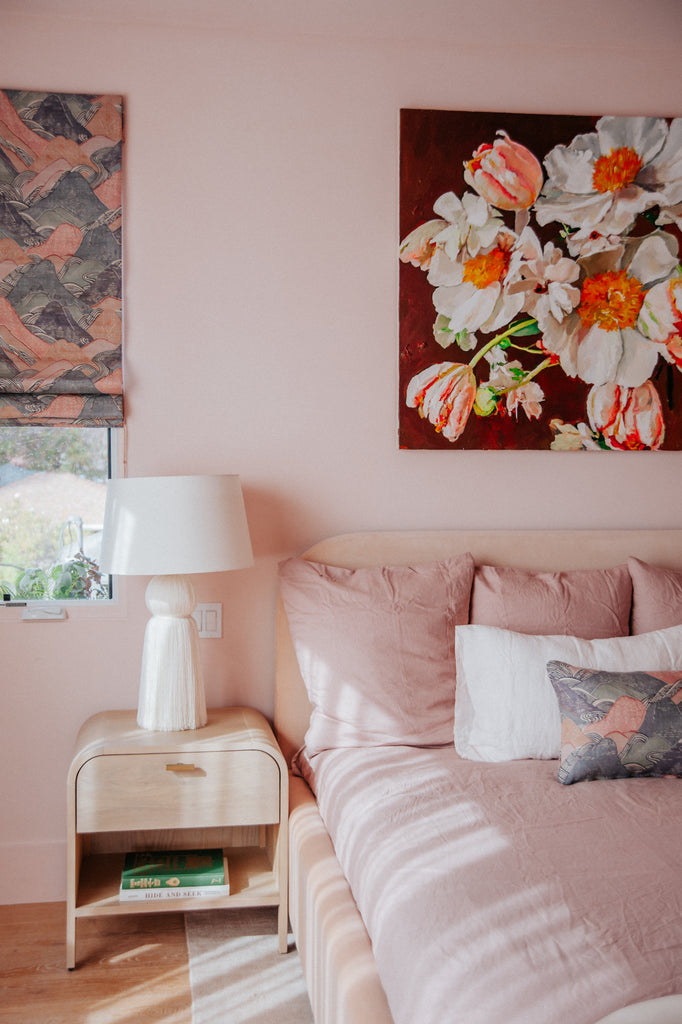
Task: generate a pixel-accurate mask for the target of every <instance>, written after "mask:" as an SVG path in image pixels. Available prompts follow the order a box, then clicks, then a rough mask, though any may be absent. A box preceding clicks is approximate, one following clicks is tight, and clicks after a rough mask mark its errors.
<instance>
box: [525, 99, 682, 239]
mask: <svg viewBox="0 0 682 1024" xmlns="http://www.w3.org/2000/svg"><path fill="white" fill-rule="evenodd" d="M596 129H597V130H596V131H595V132H590V133H588V134H586V135H577V136H576V137H575V138H574V139H573V141H572V142H571V143H570V145H568V146H555V147H554V149H552V150H551V151H550V152H549V153H548V154H547V156H546V157H545V168H546V170H547V174H548V180H547V181H546V183H545V186H544V188H543V190H542V195H540V197H539V198H538V200H537V202H536V204H535V211H536V217H537V221H538V223H539V224H548V223H549V222H550V221H559V222H560V223H562V224H569V225H570V226H571V227H574V228H578V229H579V231H578V237H579V238H587V237H588V236H589V235H590V234H591V233H593V232H596V233H598V234H600V235H613V234H620V233H622V232H624V231H627V230H628V229H629V228H630V227H631V226H632V224H633V223H634V221H635V220H636V218H637V217H638V216H639V214H640V213H643V212H644V211H645V210H648V209H650V208H651V207H653V206H659V207H661V208H664V207H669V206H673V205H675V204H676V203H678V202H679V201H680V200H681V199H682V152H681V144H682V119H676V120H675V121H673V122H672V124H671V126H670V128H668V124H667V122H666V121H665V119H664V118H655V117H602V118H600V120H599V121H598V122H597V126H596Z"/></svg>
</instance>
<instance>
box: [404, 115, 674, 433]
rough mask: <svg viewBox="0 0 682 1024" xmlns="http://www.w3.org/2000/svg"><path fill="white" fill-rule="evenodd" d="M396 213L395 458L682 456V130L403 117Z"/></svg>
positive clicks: (670, 125) (589, 121)
mask: <svg viewBox="0 0 682 1024" xmlns="http://www.w3.org/2000/svg"><path fill="white" fill-rule="evenodd" d="M400 217H401V223H400V248H399V259H400V388H401V394H400V444H401V446H402V447H404V448H452V447H460V448H546V449H551V450H554V451H577V450H583V451H584V450H593V451H598V450H600V451H609V450H643V449H648V450H655V449H660V448H663V449H665V448H669V449H680V448H682V266H681V265H680V244H681V243H682V233H681V231H682V118H675V119H668V118H662V117H661V118H657V117H593V118H591V117H566V116H560V117H549V116H546V115H531V114H514V115H512V114H492V113H487V114H486V113H458V112H447V111H424V110H403V111H402V112H401V165H400ZM444 355H446V357H447V359H448V361H443V356H444Z"/></svg>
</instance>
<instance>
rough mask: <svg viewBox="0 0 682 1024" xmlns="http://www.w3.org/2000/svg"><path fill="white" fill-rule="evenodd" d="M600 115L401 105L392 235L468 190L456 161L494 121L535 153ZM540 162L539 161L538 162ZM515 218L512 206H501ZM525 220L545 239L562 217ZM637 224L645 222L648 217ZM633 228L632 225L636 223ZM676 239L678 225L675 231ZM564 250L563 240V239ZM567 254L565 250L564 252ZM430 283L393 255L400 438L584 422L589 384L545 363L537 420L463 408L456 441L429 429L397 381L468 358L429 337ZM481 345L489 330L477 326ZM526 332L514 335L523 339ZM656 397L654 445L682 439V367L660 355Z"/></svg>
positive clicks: (529, 442) (476, 444)
mask: <svg viewBox="0 0 682 1024" xmlns="http://www.w3.org/2000/svg"><path fill="white" fill-rule="evenodd" d="M598 119H599V118H598V116H595V117H582V116H567V115H557V116H554V115H545V114H500V113H491V112H462V111H442V110H402V111H401V112H400V239H401V240H402V239H403V238H405V237H406V235H408V234H409V233H410V231H412V230H414V228H416V227H418V225H419V224H422V223H423V222H424V221H427V220H432V219H433V218H435V216H436V215H435V214H434V212H433V204H434V202H435V201H436V199H438V197H439V196H441V195H442V194H443V193H444V192H450V191H452V192H454V193H455V194H456V195H457V196H459V197H460V198H461V197H462V195H463V194H464V192H465V191H470V192H471V191H473V190H472V189H471V188H470V187H469V186H468V185H467V184H466V183H465V181H464V162H465V161H468V160H470V159H471V156H472V154H473V153H474V151H475V150H476V149H477V148H478V146H479V145H481V143H484V142H487V143H492V142H494V140H495V137H496V133H497V131H498V130H504V131H506V132H507V133H508V134H509V135H510V136H511V138H512V139H514V140H515V141H516V142H520V143H522V144H523V145H524V146H527V147H528V149H530V150H531V151H532V152H533V153H534V154H535V155H536V156H537V158H538V160H539V161H540V163H541V164H542V163H543V160H544V157H545V156H546V155H547V153H549V151H550V150H551V149H552V148H553V147H554V146H556V145H559V144H564V145H568V144H569V143H570V142H571V140H572V139H573V138H574V137H575V136H576V135H578V134H580V133H584V132H591V131H594V127H595V125H596V122H597V121H598ZM543 166H544V165H543ZM503 216H504V218H505V222H506V223H507V224H508V225H509V227H513V223H514V214H513V213H509V214H503ZM531 227H532V228H533V229H534V230H535V231H536V233H537V234H538V236H539V237H540V239H541V240H542V241H543V243H544V242H545V241H548V240H554V241H555V242H556V243H557V244H559V242H560V239H559V236H558V229H559V227H560V225H558V224H549V225H547V226H546V227H544V228H540V227H539V226H538V225H537V223H536V221H535V218H534V216H533V215H532V213H531ZM642 230H647V231H650V230H651V225H650V224H647V225H645V226H643V228H642ZM634 233H638V232H637V230H635V232H634ZM678 239H679V235H678ZM564 251H565V247H564ZM566 255H568V253H567V252H566ZM432 295H433V287H432V286H431V285H430V284H429V283H428V281H427V277H426V273H425V272H424V271H423V270H421V269H419V268H417V267H413V266H412V265H411V264H404V263H400V279H399V345H400V369H399V380H400V395H399V439H400V447H401V448H410V449H414V448H428V449H444V450H452V449H460V448H464V449H497V448H518V449H529V448H533V449H548V448H549V446H550V444H551V442H552V440H553V434H552V431H551V430H550V426H549V423H550V420H552V419H555V418H558V419H561V420H564V421H565V422H567V423H576V422H578V421H583V422H587V413H586V408H585V401H586V398H587V394H588V392H589V385H587V384H585V383H584V382H582V381H580V380H577V379H576V380H573V379H571V378H569V377H567V376H566V374H565V373H564V372H563V370H562V369H561V368H560V367H552V368H550V369H548V370H545V371H544V372H543V373H541V374H540V376H539V377H538V378H537V379H538V383H539V384H540V385H541V387H542V389H543V391H544V392H545V400H544V403H543V411H542V413H541V415H540V418H539V419H538V420H532V421H529V420H528V418H527V416H526V414H525V413H524V412H523V411H519V413H518V416H508V415H499V414H498V415H495V416H490V417H486V418H484V417H479V416H476V415H475V414H473V413H472V414H471V416H470V418H469V421H468V423H467V425H466V427H465V429H464V432H463V433H462V435H461V436H460V437H459V439H458V440H457V441H456V442H454V443H453V442H451V441H447V440H446V439H445V438H444V437H443V436H442V435H441V434H437V433H436V431H435V429H434V427H433V425H432V424H431V423H429V421H428V420H424V419H422V418H421V417H420V416H419V413H418V412H417V410H416V409H409V408H408V407H407V406H406V405H405V391H406V388H407V385H408V383H409V381H410V380H411V379H412V377H413V376H414V375H415V374H416V373H419V371H420V370H422V369H424V368H425V367H427V366H431V365H432V364H433V363H440V362H455V363H457V362H461V363H466V362H469V360H470V359H471V358H472V356H473V355H474V352H473V351H470V352H463V351H462V350H461V349H460V348H459V346H457V345H452V346H450V347H449V348H446V349H443V348H441V346H440V345H439V344H438V343H437V342H436V341H435V339H434V337H433V333H432V332H433V324H434V320H435V318H436V311H435V309H434V306H433V300H432ZM477 337H478V338H479V346H478V347H480V346H481V345H482V344H483V343H484V342H485V341H488V340H490V339H491V338H492V335H484V334H482V333H481V332H479V333H478V335H477ZM532 340H533V339H532V338H529V339H526V341H525V342H524V341H522V342H521V344H530V343H531V342H532ZM508 358H509V359H510V360H512V359H520V360H521V362H522V363H523V365H524V367H525V368H526V369H528V370H530V369H532V368H533V366H535V365H537V363H538V361H539V359H540V357H539V356H535V357H532V356H527V355H525V354H523V353H517V352H516V351H515V350H513V349H511V350H509V352H508ZM475 372H476V376H477V379H478V381H479V383H480V382H482V381H484V380H486V379H487V377H488V364H487V362H485V360H481V362H480V363H479V364H477V366H476V368H475ZM653 380H654V383H655V385H656V387H657V388H658V391H659V394H660V396H661V401H662V403H663V410H664V416H665V424H666V438H665V442H664V444H663V445H662V448H668V449H679V448H682V372H680V370H679V369H676V368H674V367H669V366H668V365H667V364H664V363H663V361H662V360H659V363H658V365H657V368H656V372H655V374H654V377H653Z"/></svg>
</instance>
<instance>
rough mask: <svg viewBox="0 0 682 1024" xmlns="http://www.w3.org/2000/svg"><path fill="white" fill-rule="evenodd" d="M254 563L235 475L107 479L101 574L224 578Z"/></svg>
mask: <svg viewBox="0 0 682 1024" xmlns="http://www.w3.org/2000/svg"><path fill="white" fill-rule="evenodd" d="M250 565H253V552H252V550H251V540H250V537H249V529H248V525H247V522H246V513H245V510H244V499H243V497H242V489H241V484H240V481H239V477H238V476H236V475H225V476H154V477H128V478H126V479H122V480H110V481H109V484H108V485H107V499H106V506H105V511H104V529H103V534H102V553H101V558H100V568H101V570H102V571H103V572H106V573H112V574H115V575H123V576H157V575H168V574H183V573H199V572H223V571H225V570H228V569H245V568H248V566H250Z"/></svg>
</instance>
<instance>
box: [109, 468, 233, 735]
mask: <svg viewBox="0 0 682 1024" xmlns="http://www.w3.org/2000/svg"><path fill="white" fill-rule="evenodd" d="M250 565H253V553H252V551H251V540H250V538H249V530H248V526H247V522H246V513H245V511H244V500H243V497H242V490H241V484H240V482H239V477H238V476H234V475H229V476H158V477H128V478H127V479H123V480H110V481H109V484H108V487H107V500H106V508H105V512H104V531H103V536H102V554H101V560H100V568H101V569H102V571H103V572H106V573H110V574H114V575H123V576H152V577H153V579H152V580H151V581H150V583H149V585H148V587H147V591H146V594H145V601H146V604H147V608H148V609H149V611H150V612H151V615H152V617H151V619H150V620H149V622H148V623H147V628H146V631H145V638H144V650H143V654H142V670H141V674H140V696H139V706H138V715H137V721H138V725H140V726H141V727H142V728H143V729H151V730H158V731H165V732H168V731H172V730H179V729H196V728H199V727H200V726H202V725H205V724H206V697H205V695H204V682H203V675H202V671H201V657H200V654H199V630H198V627H197V624H196V621H195V620H194V618H193V617H192V612H193V611H194V608H195V606H196V597H195V593H194V587H193V586H192V581H191V580H190V579H189V578H188V576H187V574H188V573H200V572H223V571H225V570H228V569H245V568H247V567H248V566H250Z"/></svg>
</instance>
